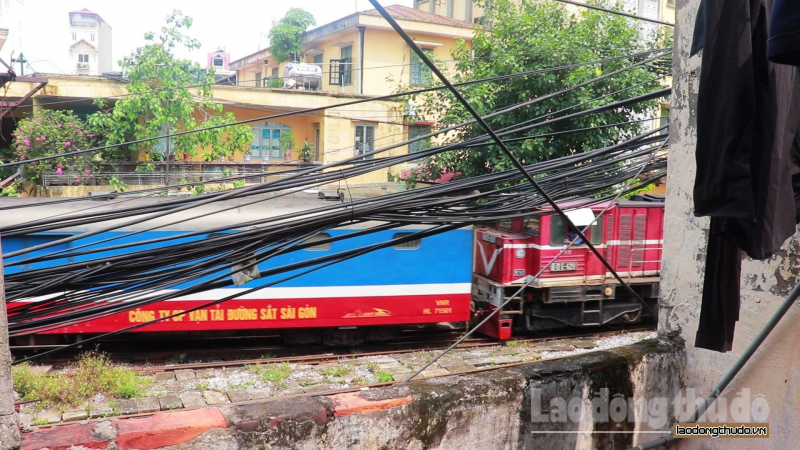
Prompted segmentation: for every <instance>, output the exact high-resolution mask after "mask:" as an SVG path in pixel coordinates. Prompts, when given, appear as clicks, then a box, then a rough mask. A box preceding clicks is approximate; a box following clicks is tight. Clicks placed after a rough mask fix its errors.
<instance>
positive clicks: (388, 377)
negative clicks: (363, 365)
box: [375, 370, 394, 383]
mask: <svg viewBox="0 0 800 450" xmlns="http://www.w3.org/2000/svg"><path fill="white" fill-rule="evenodd" d="M375 376H376V377H378V382H379V383H388V382H390V381H394V377H393V376H392V374H391V373H389V372H387V371H385V370H379V371H377V372H375Z"/></svg>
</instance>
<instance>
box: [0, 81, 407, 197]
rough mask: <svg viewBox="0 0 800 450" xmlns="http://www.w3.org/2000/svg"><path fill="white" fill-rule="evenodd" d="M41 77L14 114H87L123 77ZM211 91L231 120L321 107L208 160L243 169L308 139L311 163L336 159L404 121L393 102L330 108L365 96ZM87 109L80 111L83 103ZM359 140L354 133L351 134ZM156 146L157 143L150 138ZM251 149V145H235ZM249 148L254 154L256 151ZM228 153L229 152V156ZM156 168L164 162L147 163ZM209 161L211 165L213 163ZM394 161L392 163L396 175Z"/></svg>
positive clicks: (276, 164)
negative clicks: (288, 141)
mask: <svg viewBox="0 0 800 450" xmlns="http://www.w3.org/2000/svg"><path fill="white" fill-rule="evenodd" d="M40 76H44V77H46V78H47V80H48V83H47V85H46V86H45V87H44V88H43V89H41V90H40V91H39V92H37V93H36V94H35V95H33V96H32V97H31V99H29V100H27V101H26V102H25V103H23V104H22V105H21V106H20V107H19V108H18V109H16V110H15V111H14V112H13V116H14V117H15V118H16V119H20V118H22V117H25V116H26V115H28V114H30V112H31V111H34V112H35V111H36V110H38V109H39V108H55V109H70V110H74V111H82V112H83V113H88V112H91V101H92V99H94V98H107V99H108V100H109V101H110V102H111V103H113V99H114V98H115V97H119V96H124V95H127V93H128V92H127V85H126V83H125V82H124V81H120V80H115V79H109V78H105V77H93V76H70V75H50V74H47V75H45V74H40ZM34 85H35V83H31V82H13V83H10V85H9V90H8V92H7V94H6V95H7V98H8V99H9V100H13V99H17V98H20V97H22V96H24V95H25V94H26V93H27V92H29V90H30V89H31V88H32V87H33V86H34ZM213 97H214V99H215V101H216V102H218V103H220V104H222V105H223V112H231V113H233V114H234V116H235V117H236V119H237V120H239V121H244V120H254V119H259V118H265V117H268V116H275V115H280V114H284V113H287V112H293V111H299V110H302V109H308V108H326V109H323V110H320V111H318V112H312V113H306V114H296V115H289V116H285V117H277V118H273V119H264V120H263V121H262V120H255V121H254V122H252V123H251V124H250V126H251V129H252V131H253V147H258V149H257V150H259V151H258V152H256V151H255V149H253V152H252V153H253V155H247V154H246V152H244V151H239V152H236V153H235V154H233V155H229V157H228V158H226V161H215V162H214V165H215V166H219V167H222V166H225V165H233V166H236V165H237V164H238V167H243V166H242V163H245V160H248V161H247V163H246V164H249V166H248V167H249V168H251V169H257V168H258V167H257V166H263V170H264V171H274V170H285V169H291V168H294V167H296V166H297V164H299V161H298V160H299V151H298V150H299V149H300V147H302V145H303V143H304V141H308V142H309V143H310V144H311V145H312V146H313V148H314V149H315V150H314V154H313V160H314V161H315V162H317V163H322V162H324V163H331V162H335V161H340V160H343V159H346V158H349V157H352V156H355V155H357V154H359V153H367V152H370V151H372V150H375V149H377V148H381V147H386V146H390V145H392V144H397V143H400V142H403V141H404V140H405V139H406V137H405V134H406V125H405V124H404V122H403V109H402V104H401V103H399V102H393V101H370V102H365V103H361V104H358V105H353V106H349V107H347V106H345V107H338V108H337V107H336V105H337V104H340V103H343V102H348V101H352V100H357V99H369V98H371V96H365V95H355V94H342V93H331V92H314V91H302V90H289V89H255V88H248V87H240V86H224V85H218V86H214V89H213ZM87 108H88V109H87ZM287 131H291V132H292V134H293V135H294V138H295V146H294V148H293V149H292V151H291V152H284V150H283V149H282V148H280V146H279V143H278V140H279V139H280V135H281V134H283V133H285V132H287ZM359 138H361V139H359ZM155 145H156V146H158V145H163V143H156V144H155ZM207 150H209V149H203V148H198V149H196V155H195V156H193V157H191V158H189V160H187V161H184V156H183V155H175V158H174V159H175V161H176V162H175V163H173V164H172V170H173V171H174V170H175V169H176V168H179V167H180V165H181V164H184V163H192V162H193V163H200V162H202V161H203V153H204V152H206V151H207ZM243 150H251V149H243ZM408 151H409V150H408V147H407V146H404V145H403V146H399V147H398V148H395V149H392V150H389V151H386V152H384V153H381V154H379V155H376V156H374V157H376V158H382V157H386V156H394V155H400V154H406V153H408ZM256 153H258V154H257V155H256ZM148 155H149V152H134V153H133V154H132V159H133V160H134V161H139V162H142V161H148V159H149V158H148ZM230 156H232V158H231V157H230ZM154 164H155V165H156V166H157V167H159V170H162V171H163V167H162V166H164V165H165V163H164V162H158V163H154ZM219 167H217V168H219ZM401 169H402V167H400V166H397V167H393V168H392V169H391V170H392V172H393V173H398V172H399V171H400V170H401ZM204 170H205V169H204ZM385 181H387V173H386V171H385V170H384V171H379V172H374V173H370V174H365V175H362V176H359V177H356V178H354V179H351V180H349V183H373V182H385Z"/></svg>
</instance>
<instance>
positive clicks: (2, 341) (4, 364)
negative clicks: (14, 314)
mask: <svg viewBox="0 0 800 450" xmlns="http://www.w3.org/2000/svg"><path fill="white" fill-rule="evenodd" d="M20 440H21V437H20V435H19V425H18V423H17V413H16V410H15V408H14V380H13V378H12V377H11V350H10V349H9V347H8V316H7V314H6V289H5V284H4V283H3V247H2V245H1V244H0V450H6V449H13V448H19V443H20Z"/></svg>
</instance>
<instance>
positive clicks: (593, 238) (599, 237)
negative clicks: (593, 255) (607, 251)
mask: <svg viewBox="0 0 800 450" xmlns="http://www.w3.org/2000/svg"><path fill="white" fill-rule="evenodd" d="M588 237H589V242H591V243H592V244H594V245H598V244H602V243H603V217H602V216H601V217H598V218H597V220H596V221H595V222H594V223H593V224H592V226H591V227H590V228H589V236H588Z"/></svg>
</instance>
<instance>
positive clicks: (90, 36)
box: [89, 33, 94, 42]
mask: <svg viewBox="0 0 800 450" xmlns="http://www.w3.org/2000/svg"><path fill="white" fill-rule="evenodd" d="M89 39H91V40H92V42H94V33H92V34H90V35H89Z"/></svg>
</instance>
